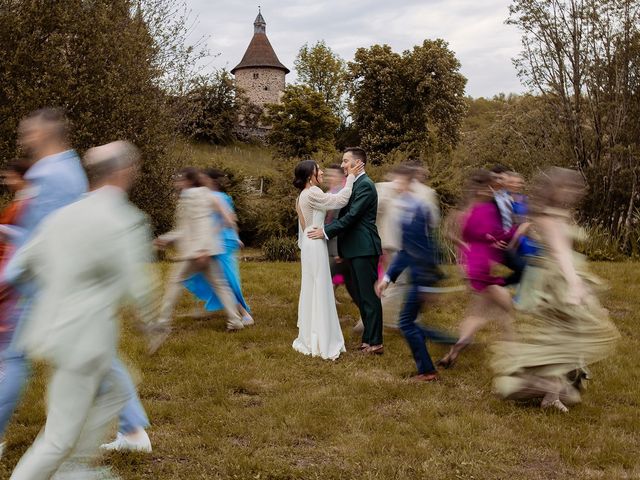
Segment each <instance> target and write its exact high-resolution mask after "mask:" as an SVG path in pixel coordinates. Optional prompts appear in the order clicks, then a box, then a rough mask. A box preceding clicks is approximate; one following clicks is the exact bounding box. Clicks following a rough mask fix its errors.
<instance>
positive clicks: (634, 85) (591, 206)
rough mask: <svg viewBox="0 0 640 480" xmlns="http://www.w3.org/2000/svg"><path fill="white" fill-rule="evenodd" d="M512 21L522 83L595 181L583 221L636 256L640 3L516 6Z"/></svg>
mask: <svg viewBox="0 0 640 480" xmlns="http://www.w3.org/2000/svg"><path fill="white" fill-rule="evenodd" d="M508 22H509V23H510V24H512V25H515V26H517V27H518V28H519V29H520V30H521V32H522V46H523V49H522V53H521V54H520V55H519V56H518V57H517V58H516V59H515V65H516V67H517V68H518V72H519V75H520V77H521V79H522V80H523V82H524V83H525V85H527V86H529V87H530V88H531V89H532V90H534V91H537V92H538V93H539V94H541V95H542V96H543V97H544V98H545V99H546V100H547V101H548V104H549V106H550V107H551V110H550V111H551V112H552V117H553V118H552V120H553V125H556V126H558V127H560V128H561V129H562V131H563V139H564V142H565V144H566V151H567V152H569V154H570V160H571V163H572V164H573V165H574V166H575V167H577V168H579V169H580V170H581V171H582V173H583V174H584V176H585V178H586V179H587V181H588V183H589V187H590V188H589V195H588V198H587V200H586V202H585V205H584V210H583V212H584V215H585V217H588V218H594V219H597V220H598V222H600V223H601V224H602V225H604V226H605V227H606V228H607V229H609V231H610V232H612V233H614V234H618V235H621V236H622V238H623V242H622V243H623V245H624V246H625V248H626V249H627V250H631V248H633V244H634V243H635V242H632V241H631V238H632V232H633V231H634V230H635V232H636V233H635V234H636V236H637V235H638V225H637V222H638V217H639V214H638V212H639V202H640V182H639V180H640V163H639V158H640V149H639V148H638V138H640V107H639V106H638V105H640V80H639V78H640V76H639V75H638V72H639V71H640V4H639V3H638V2H637V1H635V0H515V1H513V3H512V5H511V7H510V16H509V19H508Z"/></svg>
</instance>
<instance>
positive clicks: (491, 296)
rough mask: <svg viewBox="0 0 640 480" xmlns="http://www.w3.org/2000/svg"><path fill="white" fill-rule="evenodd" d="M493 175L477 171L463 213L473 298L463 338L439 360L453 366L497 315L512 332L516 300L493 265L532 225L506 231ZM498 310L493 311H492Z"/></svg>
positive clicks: (463, 252) (463, 253)
mask: <svg viewBox="0 0 640 480" xmlns="http://www.w3.org/2000/svg"><path fill="white" fill-rule="evenodd" d="M493 183H494V177H493V175H492V174H491V173H490V172H488V171H486V170H478V171H476V172H474V173H473V174H472V175H471V177H470V179H469V183H468V186H467V191H468V192H469V195H470V203H469V206H468V208H467V209H466V210H465V211H464V212H462V214H461V215H460V216H459V221H460V222H461V232H460V238H459V241H458V247H459V250H460V253H459V258H460V259H461V263H462V264H463V267H464V271H465V274H466V277H467V279H468V280H469V284H470V286H471V290H472V292H473V298H472V300H471V304H470V305H469V310H468V313H467V315H466V317H465V318H464V319H463V321H462V323H461V324H460V327H459V334H460V338H459V340H458V342H457V343H456V344H455V345H454V346H453V347H451V350H450V351H449V353H448V354H447V355H446V356H445V357H444V358H443V359H441V360H440V361H439V362H438V365H439V366H442V367H444V368H450V367H451V366H453V364H454V363H455V361H456V359H457V357H458V355H459V354H460V352H461V351H462V350H463V349H464V348H465V347H466V346H467V345H469V343H471V341H472V340H473V337H474V335H475V334H476V332H478V330H480V329H481V328H482V327H484V326H485V325H486V324H487V323H488V322H489V320H491V319H492V318H495V319H497V320H498V322H499V323H500V325H501V328H502V331H503V334H504V335H505V336H506V337H510V336H511V334H512V325H511V322H512V316H513V301H512V299H511V294H510V293H509V291H508V290H507V289H506V288H505V286H504V285H505V281H504V278H502V277H498V276H495V275H493V273H492V270H493V268H494V267H495V266H496V265H498V264H501V263H502V262H503V259H504V250H505V248H507V247H508V246H509V245H508V244H509V243H510V242H511V243H513V242H514V241H515V240H516V239H517V237H519V235H521V234H522V233H523V232H524V231H526V229H527V228H528V224H523V225H521V226H519V227H513V228H512V229H510V230H508V231H505V230H504V229H503V227H502V219H501V217H500V211H499V210H498V207H497V205H496V204H495V201H494V196H493V190H492V184H493ZM493 312H495V314H493V315H492V313H493Z"/></svg>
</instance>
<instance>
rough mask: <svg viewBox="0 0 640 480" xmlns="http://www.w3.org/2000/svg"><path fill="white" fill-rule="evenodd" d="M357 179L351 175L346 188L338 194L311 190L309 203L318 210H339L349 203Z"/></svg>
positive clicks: (316, 188)
mask: <svg viewBox="0 0 640 480" xmlns="http://www.w3.org/2000/svg"><path fill="white" fill-rule="evenodd" d="M354 181H355V177H354V176H353V175H349V176H348V177H347V183H346V184H345V186H344V188H343V189H342V190H340V191H339V192H338V193H325V192H323V191H322V190H320V188H318V187H313V188H311V189H309V197H308V198H309V203H310V204H311V206H312V207H313V208H314V209H316V210H325V211H327V210H337V209H339V208H342V207H344V206H346V205H347V203H349V198H351V192H352V190H353V182H354Z"/></svg>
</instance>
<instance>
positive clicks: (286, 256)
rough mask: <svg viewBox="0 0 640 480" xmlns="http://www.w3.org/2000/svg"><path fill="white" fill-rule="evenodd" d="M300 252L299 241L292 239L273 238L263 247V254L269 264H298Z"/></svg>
mask: <svg viewBox="0 0 640 480" xmlns="http://www.w3.org/2000/svg"><path fill="white" fill-rule="evenodd" d="M298 250H299V248H298V241H297V240H296V239H295V238H292V237H271V238H270V239H269V240H267V241H266V242H265V243H264V244H263V245H262V253H263V254H264V258H265V260H267V261H268V262H296V261H298Z"/></svg>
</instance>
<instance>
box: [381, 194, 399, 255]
mask: <svg viewBox="0 0 640 480" xmlns="http://www.w3.org/2000/svg"><path fill="white" fill-rule="evenodd" d="M376 190H377V191H378V217H377V219H376V226H377V227H378V234H379V235H380V240H381V241H382V248H383V250H391V251H398V250H401V249H402V229H401V228H400V210H399V205H398V202H397V197H398V194H397V193H396V190H395V188H394V185H393V183H392V182H380V183H376Z"/></svg>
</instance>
